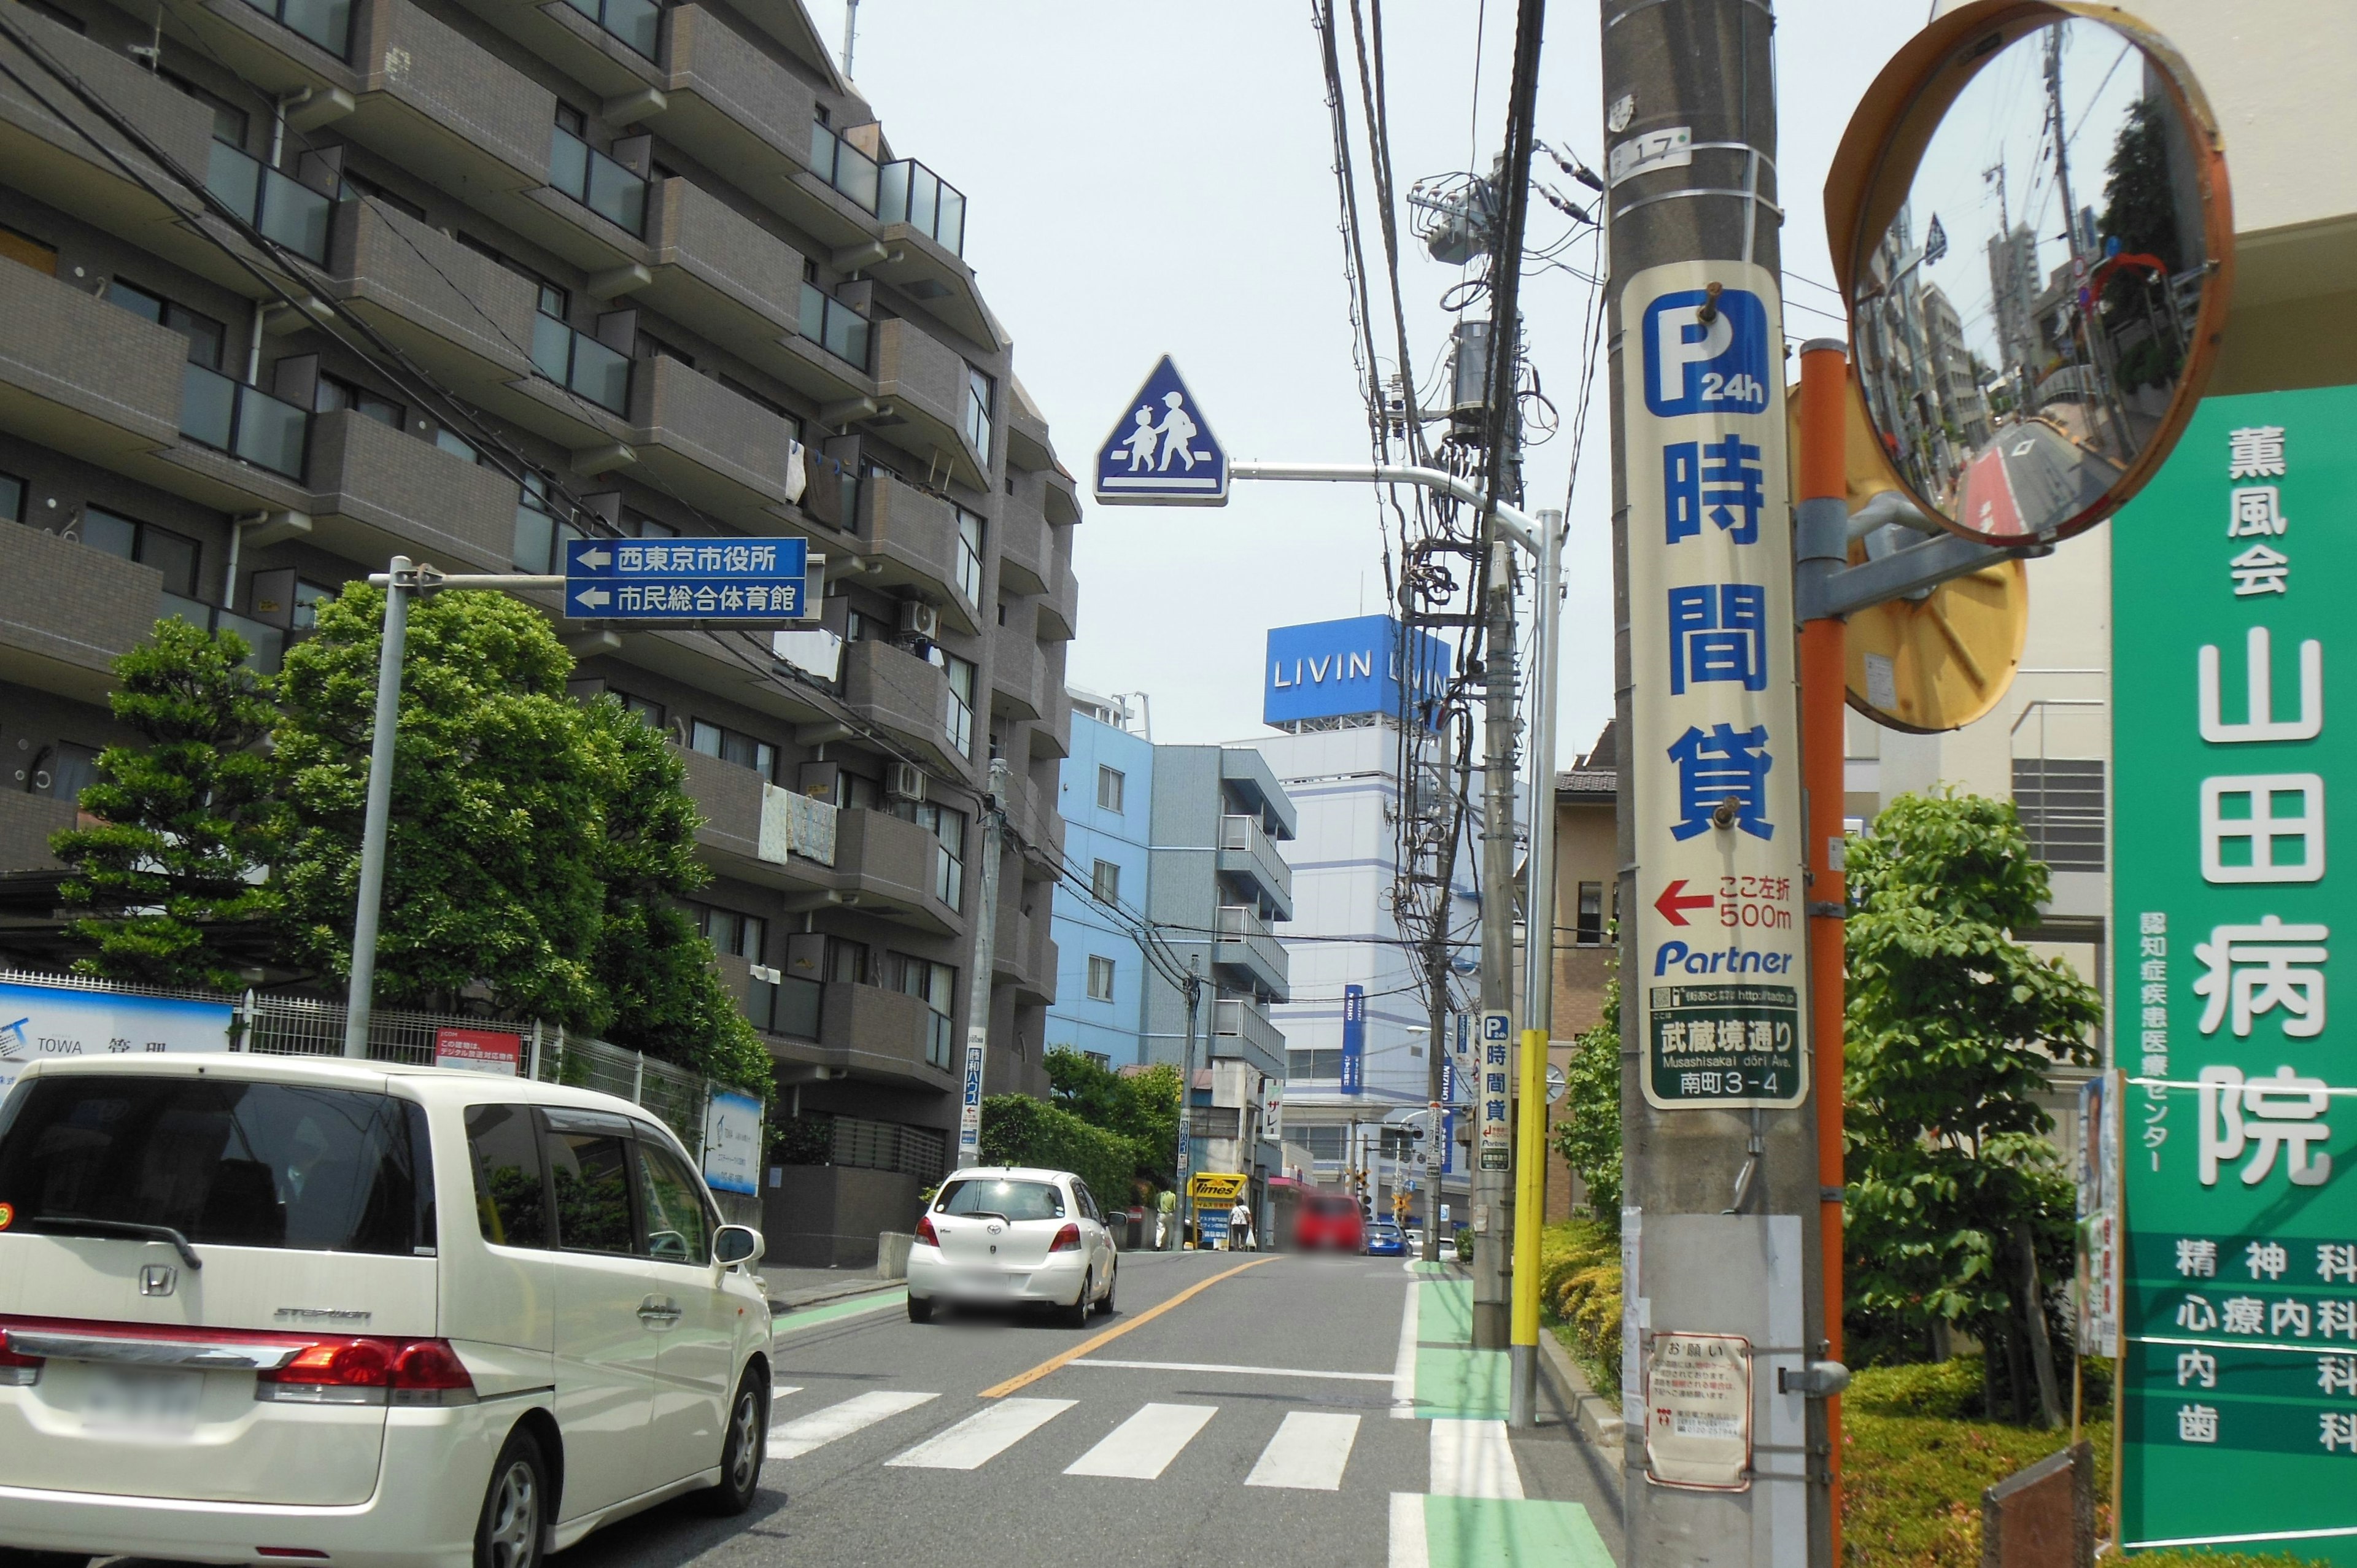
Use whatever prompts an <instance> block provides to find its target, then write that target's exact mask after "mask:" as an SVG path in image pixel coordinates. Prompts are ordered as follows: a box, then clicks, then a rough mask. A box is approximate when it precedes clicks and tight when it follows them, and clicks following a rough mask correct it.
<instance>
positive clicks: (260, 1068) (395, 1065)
mask: <svg viewBox="0 0 2357 1568" xmlns="http://www.w3.org/2000/svg"><path fill="white" fill-rule="evenodd" d="M113 1075H125V1076H131V1075H135V1076H138V1077H144V1078H201V1077H206V1076H218V1077H222V1078H231V1079H245V1080H247V1081H255V1082H259V1081H267V1082H274V1083H301V1084H308V1085H311V1086H312V1087H314V1088H318V1089H358V1090H375V1091H377V1092H379V1093H384V1092H386V1091H388V1090H391V1088H392V1086H393V1083H394V1082H395V1081H398V1082H399V1083H400V1085H401V1098H403V1099H404V1100H415V1101H420V1102H421V1103H423V1104H426V1105H450V1106H465V1105H481V1104H485V1103H489V1102H491V1101H500V1102H502V1103H506V1104H511V1105H512V1104H529V1105H560V1106H570V1107H572V1108H574V1109H576V1110H580V1111H604V1112H611V1113H613V1114H617V1115H623V1116H630V1117H633V1118H635V1119H636V1120H638V1121H640V1122H646V1123H647V1124H649V1125H650V1126H654V1127H662V1119H661V1118H660V1117H657V1116H655V1115H654V1114H652V1113H651V1112H648V1111H646V1110H645V1109H643V1108H642V1107H640V1106H637V1105H633V1104H631V1103H630V1101H627V1100H624V1099H622V1098H621V1097H620V1096H619V1095H614V1094H605V1093H601V1092H599V1091H598V1090H594V1089H576V1088H574V1087H573V1086H571V1085H569V1084H562V1083H543V1082H541V1081H540V1080H539V1079H529V1078H505V1077H500V1076H498V1075H496V1074H491V1073H480V1072H468V1071H467V1070H465V1069H460V1068H437V1067H412V1066H410V1065H409V1064H407V1063H405V1062H384V1061H373V1060H371V1061H356V1060H353V1059H351V1058H346V1057H323V1056H269V1055H263V1054H260V1053H257V1052H253V1051H169V1052H154V1053H146V1052H129V1053H124V1054H120V1055H114V1054H110V1055H107V1056H87V1057H53V1058H48V1059H47V1060H43V1061H38V1062H34V1063H32V1064H31V1065H30V1066H28V1067H27V1068H26V1069H25V1071H24V1074H23V1076H22V1077H21V1078H20V1079H18V1080H17V1081H18V1082H19V1083H28V1082H31V1081H32V1080H33V1079H40V1078H68V1077H71V1078H90V1077H106V1076H113ZM663 1132H664V1134H665V1135H666V1136H670V1137H673V1139H674V1141H676V1135H675V1134H673V1133H671V1130H670V1129H669V1128H667V1127H664V1128H663Z"/></svg>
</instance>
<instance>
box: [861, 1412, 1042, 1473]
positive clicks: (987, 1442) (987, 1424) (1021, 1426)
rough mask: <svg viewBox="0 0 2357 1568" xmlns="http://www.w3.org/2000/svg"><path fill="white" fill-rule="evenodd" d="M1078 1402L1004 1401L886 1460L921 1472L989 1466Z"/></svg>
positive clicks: (890, 1463)
mask: <svg viewBox="0 0 2357 1568" xmlns="http://www.w3.org/2000/svg"><path fill="white" fill-rule="evenodd" d="M1078 1403H1079V1401H1078V1400H1027V1399H1007V1400H1000V1401H999V1402H997V1403H996V1404H994V1405H992V1406H990V1407H989V1408H988V1409H987V1410H983V1411H977V1412H975V1413H974V1414H973V1415H970V1416H967V1417H966V1418H965V1419H964V1420H963V1421H961V1422H959V1423H957V1424H956V1425H955V1426H952V1427H951V1428H950V1429H949V1430H948V1431H947V1432H942V1433H936V1434H933V1435H932V1436H931V1437H928V1438H926V1439H925V1440H924V1441H923V1442H922V1443H920V1444H917V1445H916V1446H915V1447H914V1448H911V1449H909V1451H908V1452H907V1453H905V1454H901V1455H896V1456H895V1457H893V1458H890V1459H887V1460H886V1461H884V1462H885V1463H886V1464H887V1465H898V1466H906V1467H909V1468H912V1469H919V1470H972V1469H975V1468H978V1467H979V1466H983V1465H985V1464H988V1463H989V1462H990V1461H991V1460H993V1459H996V1457H998V1455H1001V1454H1003V1453H1005V1452H1006V1450H1007V1449H1009V1448H1012V1447H1013V1446H1014V1445H1015V1444H1017V1443H1020V1442H1022V1441H1023V1439H1025V1438H1027V1437H1028V1436H1030V1435H1031V1434H1033V1433H1035V1432H1037V1431H1039V1428H1041V1427H1043V1426H1045V1425H1047V1424H1048V1423H1049V1422H1051V1421H1053V1420H1055V1419H1056V1418H1057V1417H1058V1416H1060V1415H1061V1414H1063V1413H1064V1412H1066V1411H1068V1410H1070V1409H1071V1408H1072V1406H1074V1405H1076V1404H1078Z"/></svg>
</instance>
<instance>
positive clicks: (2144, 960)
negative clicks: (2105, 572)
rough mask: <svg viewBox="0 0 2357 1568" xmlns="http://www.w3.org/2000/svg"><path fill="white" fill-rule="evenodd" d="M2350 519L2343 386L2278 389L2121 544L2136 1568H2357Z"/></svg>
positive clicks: (2119, 713) (2206, 444) (2353, 485)
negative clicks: (2151, 1562) (2305, 1561)
mask: <svg viewBox="0 0 2357 1568" xmlns="http://www.w3.org/2000/svg"><path fill="white" fill-rule="evenodd" d="M2352 505H2357V388H2345V387H2343V388H2331V389H2327V390H2322V391H2313V392H2271V393H2262V394H2254V395H2250V396H2243V397H2227V398H2212V399H2210V400H2208V401H2207V402H2205V403H2202V405H2201V408H2200V410H2199V411H2198V412H2197V413H2196V414H2195V416H2194V419H2193V421H2192V424H2191V425H2190V427H2189V428H2188V430H2187V431H2186V433H2185V436H2184V438H2183V440H2182V441H2181V442H2180V443H2179V446H2178V448H2177V450H2176V452H2175V453H2174V454H2173V455H2172V456H2171V457H2170V458H2169V462H2168V464H2167V465H2166V466H2165V467H2163V468H2162V469H2161V471H2160V472H2159V474H2158V476H2157V477H2156V478H2154V480H2153V482H2152V484H2151V485H2150V486H2149V487H2148V488H2147V489H2146V491H2145V492H2144V494H2143V495H2142V496H2141V497H2140V498H2139V499H2137V500H2136V503H2135V504H2134V505H2132V506H2130V507H2129V508H2128V509H2127V510H2126V511H2124V512H2123V513H2122V514H2121V515H2120V516H2119V518H2118V519H2117V520H2115V522H2114V523H2113V525H2112V527H2113V537H2112V578H2113V593H2112V606H2113V634H2112V637H2113V650H2112V682H2113V703H2114V729H2113V734H2114V757H2115V769H2114V782H2113V801H2114V822H2115V830H2114V834H2113V865H2114V866H2115V871H2114V875H2113V928H2112V929H2113V932H2114V941H2113V948H2112V950H2113V969H2112V1030H2111V1039H2112V1051H2113V1065H2114V1066H2115V1067H2118V1068H2120V1069H2124V1071H2125V1072H2126V1075H2127V1079H2128V1083H2127V1090H2126V1097H2125V1101H2124V1110H2125V1117H2124V1126H2123V1131H2122V1137H2121V1140H2120V1142H2121V1150H2122V1163H2123V1166H2124V1169H2123V1171H2122V1188H2123V1191H2124V1195H2125V1203H2126V1215H2125V1220H2126V1249H2125V1255H2124V1261H2123V1264H2122V1273H2123V1278H2122V1285H2123V1314H2122V1329H2123V1333H2124V1336H2125V1338H2126V1346H2125V1355H2124V1359H2123V1360H2122V1363H2121V1369H2120V1371H2121V1379H2120V1383H2121V1397H2120V1423H2121V1427H2120V1441H2121V1444H2122V1447H2121V1479H2122V1518H2121V1524H2120V1539H2121V1541H2123V1542H2124V1543H2125V1544H2126V1545H2127V1546H2129V1547H2131V1548H2134V1547H2138V1546H2145V1547H2151V1546H2159V1545H2165V1544H2178V1543H2194V1542H2214V1543H2227V1542H2238V1543H2250V1544H2249V1546H2248V1548H2247V1549H2248V1550H2253V1551H2287V1552H2292V1553H2293V1554H2294V1555H2297V1556H2302V1557H2326V1558H2330V1559H2331V1560H2333V1561H2335V1562H2340V1563H2352V1564H2357V1046H2352V1045H2343V1044H2341V1041H2343V1040H2357V993H2349V994H2344V995H2343V996H2342V997H2341V999H2340V1002H2339V1004H2338V1005H2339V1006H2340V1007H2341V1008H2343V1009H2349V1010H2351V1011H2350V1014H2349V1022H2347V1023H2344V1024H2343V1025H2341V1027H2340V1028H2339V1029H2338V1030H2337V1031H2336V1030H2335V1029H2334V1028H2332V1027H2330V1026H2329V1017H2330V1015H2329V1013H2328V1008H2327V1003H2328V1000H2329V993H2330V991H2331V990H2332V989H2333V988H2334V987H2335V985H2336V984H2341V985H2346V984H2348V983H2351V980H2352V978H2357V914H2352V908H2351V906H2350V905H2349V904H2344V903H2342V902H2341V899H2340V898H2338V897H2336V896H2335V881H2334V878H2335V877H2336V875H2337V876H2338V878H2339V885H2340V886H2341V887H2344V888H2346V887H2348V886H2349V885H2350V884H2351V883H2352V879H2357V821H2352V806H2357V708H2352V707H2351V706H2350V705H2349V704H2350V703H2352V698H2357V688H2352V687H2351V686H2350V685H2349V684H2348V682H2349V681H2350V678H2351V675H2350V672H2351V671H2352V669H2357V662H2352V655H2357V620H2352V618H2351V614H2350V609H2351V602H2350V600H2348V599H2345V598H2343V597H2342V595H2343V592H2344V591H2346V590H2351V589H2352V588H2357V519H2352V516H2351V515H2350V513H2351V510H2352ZM2328 697H2330V699H2331V702H2330V704H2328V702H2327V698H2328ZM2336 942H2338V943H2340V944H2342V945H2345V946H2347V947H2349V949H2350V955H2349V960H2348V961H2347V962H2344V963H2342V964H2340V965H2338V966H2336V965H2335V963H2334V962H2333V955H2334V951H2335V944H2336Z"/></svg>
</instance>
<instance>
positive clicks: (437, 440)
mask: <svg viewBox="0 0 2357 1568" xmlns="http://www.w3.org/2000/svg"><path fill="white" fill-rule="evenodd" d="M434 445H435V446H439V447H440V448H441V449H442V450H443V451H445V452H447V453H449V454H450V456H453V457H463V458H465V459H466V460H467V461H468V462H469V463H479V462H481V461H482V460H483V455H482V454H481V453H480V452H478V451H476V450H475V444H474V443H473V442H471V441H469V440H468V439H467V438H466V437H465V436H463V435H459V434H458V433H457V431H455V430H446V429H444V428H442V427H441V426H440V425H436V426H435V428H434Z"/></svg>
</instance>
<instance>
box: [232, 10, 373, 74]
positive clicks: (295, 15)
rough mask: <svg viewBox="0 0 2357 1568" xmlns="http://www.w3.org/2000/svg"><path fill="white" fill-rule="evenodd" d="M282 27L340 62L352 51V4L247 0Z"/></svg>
mask: <svg viewBox="0 0 2357 1568" xmlns="http://www.w3.org/2000/svg"><path fill="white" fill-rule="evenodd" d="M245 3H246V4H247V5H251V6H253V8H254V9H255V10H257V11H259V12H261V13H262V14H263V15H264V16H268V17H270V18H271V19H272V20H273V21H274V22H276V23H278V24H279V25H280V26H281V27H285V28H287V29H288V30H289V31H291V32H295V33H298V34H300V35H301V36H302V37H304V38H308V39H310V40H311V41H312V42H313V43H315V44H317V45H318V46H319V47H320V48H323V49H325V50H327V51H328V53H329V54H331V55H334V56H335V57H336V58H337V59H345V58H346V57H347V56H348V55H349V54H350V51H351V39H352V5H351V0H245Z"/></svg>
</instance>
